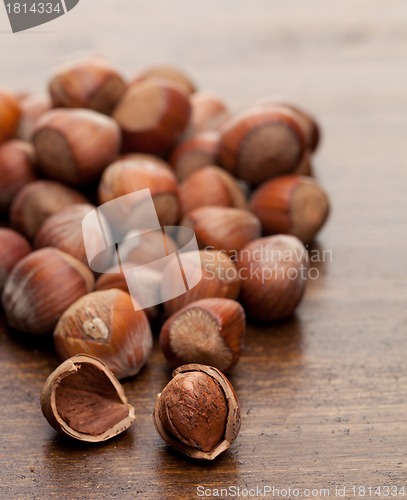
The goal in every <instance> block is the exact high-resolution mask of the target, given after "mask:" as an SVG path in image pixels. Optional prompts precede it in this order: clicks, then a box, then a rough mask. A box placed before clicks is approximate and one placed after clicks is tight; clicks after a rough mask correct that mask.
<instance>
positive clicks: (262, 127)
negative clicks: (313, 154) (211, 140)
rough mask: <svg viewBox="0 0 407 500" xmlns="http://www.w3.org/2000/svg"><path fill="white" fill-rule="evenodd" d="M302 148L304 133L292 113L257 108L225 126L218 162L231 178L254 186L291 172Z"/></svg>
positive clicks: (299, 159) (303, 147) (235, 118)
mask: <svg viewBox="0 0 407 500" xmlns="http://www.w3.org/2000/svg"><path fill="white" fill-rule="evenodd" d="M305 146H306V145H305V138H304V133H303V130H302V128H301V126H300V125H299V122H298V120H297V119H296V118H295V117H294V116H293V114H292V113H291V112H288V111H286V110H284V109H282V108H277V107H276V108H273V107H272V108H267V107H266V108H261V107H258V106H257V107H253V108H252V109H249V110H247V111H245V112H243V113H240V114H238V115H237V116H235V117H234V118H232V119H231V120H228V121H227V122H226V123H225V124H224V126H223V127H222V130H221V137H220V142H219V161H220V164H221V165H222V166H223V167H224V168H226V169H227V170H229V171H230V172H231V173H232V174H233V175H235V176H237V177H239V178H240V179H243V180H245V181H247V182H249V183H250V184H251V185H257V184H260V183H261V182H263V181H265V180H267V179H269V178H270V177H274V176H276V175H281V174H285V173H289V172H291V171H293V170H294V169H295V168H296V167H297V165H298V164H299V163H300V161H301V159H302V157H303V155H304V151H305Z"/></svg>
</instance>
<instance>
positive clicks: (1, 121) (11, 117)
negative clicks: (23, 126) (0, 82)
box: [0, 89, 21, 144]
mask: <svg viewBox="0 0 407 500" xmlns="http://www.w3.org/2000/svg"><path fill="white" fill-rule="evenodd" d="M20 116H21V109H20V104H19V102H18V100H17V98H16V97H14V96H13V95H12V94H10V93H9V92H7V91H5V90H3V89H0V144H1V143H2V142H4V141H7V139H11V138H12V137H14V136H15V134H16V132H17V128H18V123H19V121H20Z"/></svg>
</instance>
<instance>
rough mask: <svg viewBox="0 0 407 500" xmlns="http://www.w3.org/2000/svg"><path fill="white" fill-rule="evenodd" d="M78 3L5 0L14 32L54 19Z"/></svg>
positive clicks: (73, 0)
mask: <svg viewBox="0 0 407 500" xmlns="http://www.w3.org/2000/svg"><path fill="white" fill-rule="evenodd" d="M78 3H79V0H44V1H41V0H4V5H5V7H6V12H7V15H8V18H9V21H10V25H11V29H12V30H13V33H17V32H19V31H24V30H28V29H30V28H34V27H35V26H39V25H41V24H44V23H48V22H50V21H53V20H54V19H56V18H57V17H61V16H63V15H64V14H66V13H67V12H69V11H70V10H72V9H73V8H74V7H75V6H76V5H77V4H78Z"/></svg>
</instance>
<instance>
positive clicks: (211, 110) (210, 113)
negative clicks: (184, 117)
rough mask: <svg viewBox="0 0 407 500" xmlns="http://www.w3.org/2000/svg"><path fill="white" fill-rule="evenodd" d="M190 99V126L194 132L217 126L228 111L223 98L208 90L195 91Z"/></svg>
mask: <svg viewBox="0 0 407 500" xmlns="http://www.w3.org/2000/svg"><path fill="white" fill-rule="evenodd" d="M190 100H191V106H192V115H191V124H190V127H191V129H192V130H193V131H194V132H195V133H197V132H202V131H205V130H213V129H216V128H218V126H219V125H220V124H221V123H222V122H223V121H224V120H225V118H226V117H227V115H228V113H229V110H228V107H227V105H226V104H225V102H224V101H223V99H222V98H221V97H218V96H217V95H215V94H212V93H210V92H195V94H192V95H191V98H190Z"/></svg>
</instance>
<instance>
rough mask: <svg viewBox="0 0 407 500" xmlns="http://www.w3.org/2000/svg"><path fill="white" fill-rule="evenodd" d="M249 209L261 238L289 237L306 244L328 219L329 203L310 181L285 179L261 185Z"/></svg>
mask: <svg viewBox="0 0 407 500" xmlns="http://www.w3.org/2000/svg"><path fill="white" fill-rule="evenodd" d="M251 209H252V211H253V213H254V214H256V215H257V217H258V218H259V219H260V222H261V224H262V227H263V233H264V234H265V235H269V234H279V233H284V234H292V235H294V236H297V238H299V239H300V240H301V241H303V242H304V243H310V242H311V241H312V240H313V239H314V237H315V236H316V234H317V233H318V231H319V230H320V229H321V227H322V226H323V225H324V223H325V221H326V219H327V217H328V214H329V199H328V196H327V194H326V192H325V191H324V190H323V189H322V187H321V186H320V185H319V184H318V183H317V181H315V180H314V179H310V178H309V177H303V176H300V175H285V176H281V177H276V178H275V179H271V180H270V181H268V182H265V183H264V184H262V185H261V186H260V187H259V188H258V189H257V190H256V191H255V192H254V194H253V197H252V200H251Z"/></svg>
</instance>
